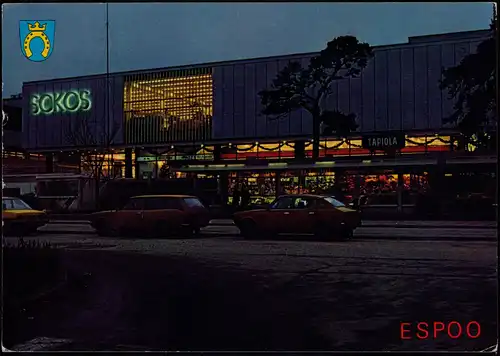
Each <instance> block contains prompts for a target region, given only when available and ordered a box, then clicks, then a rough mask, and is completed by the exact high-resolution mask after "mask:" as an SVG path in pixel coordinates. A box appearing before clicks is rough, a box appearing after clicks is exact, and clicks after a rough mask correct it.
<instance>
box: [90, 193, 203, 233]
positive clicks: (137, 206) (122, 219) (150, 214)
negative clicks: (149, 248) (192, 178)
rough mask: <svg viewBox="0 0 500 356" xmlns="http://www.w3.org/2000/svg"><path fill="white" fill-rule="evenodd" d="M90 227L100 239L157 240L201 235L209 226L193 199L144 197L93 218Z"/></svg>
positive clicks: (102, 212) (131, 199) (133, 199)
mask: <svg viewBox="0 0 500 356" xmlns="http://www.w3.org/2000/svg"><path fill="white" fill-rule="evenodd" d="M90 221H91V225H92V227H94V228H95V229H96V232H97V233H98V234H99V235H101V236H121V235H130V234H132V235H135V236H144V235H146V236H156V237H164V236H169V235H175V234H183V235H192V234H198V233H199V231H200V228H202V227H205V226H207V225H208V223H209V222H210V214H209V212H208V210H207V209H206V208H205V206H204V205H203V204H202V203H201V201H200V200H199V199H198V198H197V197H195V196H190V195H141V196H136V197H132V198H130V200H129V201H128V203H127V204H126V205H125V206H124V207H123V208H122V209H118V210H108V211H101V212H97V213H93V214H91V218H90Z"/></svg>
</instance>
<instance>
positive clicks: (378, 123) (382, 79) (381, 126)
mask: <svg viewBox="0 0 500 356" xmlns="http://www.w3.org/2000/svg"><path fill="white" fill-rule="evenodd" d="M387 60H388V59H387V51H380V52H379V53H377V54H376V58H375V118H374V119H375V120H374V121H375V130H376V131H386V130H387V129H388V127H387V122H388V97H387V90H388V85H387V84H388V83H387V79H388V70H387Z"/></svg>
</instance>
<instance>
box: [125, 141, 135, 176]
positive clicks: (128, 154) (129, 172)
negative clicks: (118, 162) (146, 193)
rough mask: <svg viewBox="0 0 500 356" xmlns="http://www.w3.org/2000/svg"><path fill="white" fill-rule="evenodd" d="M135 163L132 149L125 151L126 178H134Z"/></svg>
mask: <svg viewBox="0 0 500 356" xmlns="http://www.w3.org/2000/svg"><path fill="white" fill-rule="evenodd" d="M133 169H134V162H132V148H126V149H125V178H132V177H133Z"/></svg>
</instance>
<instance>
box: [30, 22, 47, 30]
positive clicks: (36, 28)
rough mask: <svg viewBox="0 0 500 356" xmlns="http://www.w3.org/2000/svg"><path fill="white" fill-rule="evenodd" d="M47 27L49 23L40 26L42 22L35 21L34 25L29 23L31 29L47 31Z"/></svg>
mask: <svg viewBox="0 0 500 356" xmlns="http://www.w3.org/2000/svg"><path fill="white" fill-rule="evenodd" d="M46 27H47V24H44V25H43V26H40V23H39V22H38V21H37V22H35V24H34V25H32V24H30V23H29V24H28V28H29V30H30V31H45V28H46Z"/></svg>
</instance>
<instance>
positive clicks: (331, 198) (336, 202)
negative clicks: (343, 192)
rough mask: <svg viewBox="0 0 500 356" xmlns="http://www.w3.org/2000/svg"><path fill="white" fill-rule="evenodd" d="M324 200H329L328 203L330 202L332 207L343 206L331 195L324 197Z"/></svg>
mask: <svg viewBox="0 0 500 356" xmlns="http://www.w3.org/2000/svg"><path fill="white" fill-rule="evenodd" d="M325 200H326V201H327V202H329V203H330V204H332V205H333V206H334V207H336V208H340V207H343V206H345V204H344V203H342V202H340V201H338V200H337V199H335V198H333V197H325Z"/></svg>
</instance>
